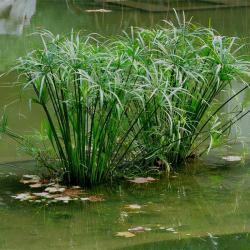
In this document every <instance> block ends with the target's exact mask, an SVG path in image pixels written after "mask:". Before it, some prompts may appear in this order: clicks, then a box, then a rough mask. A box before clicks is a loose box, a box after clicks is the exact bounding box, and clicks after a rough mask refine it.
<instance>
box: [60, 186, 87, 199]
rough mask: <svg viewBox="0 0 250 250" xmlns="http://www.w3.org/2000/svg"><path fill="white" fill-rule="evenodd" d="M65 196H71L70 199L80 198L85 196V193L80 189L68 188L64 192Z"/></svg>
mask: <svg viewBox="0 0 250 250" xmlns="http://www.w3.org/2000/svg"><path fill="white" fill-rule="evenodd" d="M63 194H64V195H67V196H70V197H79V196H80V195H83V194H84V191H83V190H82V189H80V188H73V187H72V188H67V189H65V191H64V192H63Z"/></svg>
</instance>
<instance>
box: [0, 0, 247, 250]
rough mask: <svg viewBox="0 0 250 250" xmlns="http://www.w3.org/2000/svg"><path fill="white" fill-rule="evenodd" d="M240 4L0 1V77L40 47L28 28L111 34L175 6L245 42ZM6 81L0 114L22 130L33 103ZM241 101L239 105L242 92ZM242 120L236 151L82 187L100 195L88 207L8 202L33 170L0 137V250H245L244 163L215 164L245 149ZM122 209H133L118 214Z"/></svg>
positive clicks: (34, 122)
mask: <svg viewBox="0 0 250 250" xmlns="http://www.w3.org/2000/svg"><path fill="white" fill-rule="evenodd" d="M236 2H237V4H238V5H239V6H236ZM232 3H233V5H234V6H233V5H232ZM230 4H231V6H230ZM246 5H248V3H247V1H244V0H239V1H231V0H218V1H215V0H207V1H188V0H187V1H164V0H161V1H160V0H159V1H157V0H151V1H150V0H148V1H138V0H137V1H122V2H119V3H118V2H117V1H91V0H84V1H83V0H82V1H80V0H79V1H73V0H68V1H64V0H37V1H36V0H4V1H1V2H0V62H1V64H0V74H2V73H3V72H6V71H8V70H9V69H10V68H11V67H12V65H14V63H15V60H16V58H18V57H20V56H22V55H24V54H25V53H26V52H27V51H30V50H31V49H33V48H36V47H38V46H40V42H39V39H38V38H37V37H36V36H30V34H31V33H34V32H35V31H36V30H37V29H48V30H51V31H52V32H54V33H60V34H67V33H69V32H71V30H72V29H73V30H74V31H81V33H83V34H85V33H86V34H87V33H91V32H98V33H101V34H103V35H107V36H109V35H116V34H121V32H122V30H127V29H128V28H129V27H130V26H131V25H133V26H142V27H152V26H154V25H156V24H160V23H161V21H162V19H173V18H174V15H173V12H172V11H171V8H172V7H176V8H177V9H179V10H180V9H185V10H186V16H187V17H191V16H193V20H194V21H195V22H199V23H202V24H204V25H207V24H208V23H209V22H211V23H212V25H213V27H214V28H216V29H217V30H219V31H220V32H221V33H222V34H225V35H231V36H239V37H246V38H248V37H249V36H250V27H249V24H250V15H249V14H250V7H247V6H246ZM222 6H223V7H222ZM100 9H102V10H101V11H100ZM103 9H104V12H103ZM167 9H170V11H167ZM93 10H94V11H93ZM96 10H99V11H96ZM245 52H247V53H248V52H249V49H246V50H245ZM16 78H17V76H16V75H15V74H14V73H12V74H9V75H7V76H5V77H2V78H0V107H3V106H4V105H6V104H11V105H9V106H8V108H7V111H8V114H9V123H10V126H11V127H12V128H13V129H14V130H17V131H20V132H31V133H32V131H34V129H35V128H39V124H40V120H41V119H42V116H43V115H42V112H41V111H40V110H39V109H38V108H37V107H35V106H33V107H32V112H30V110H29V108H28V103H27V101H25V100H21V101H17V100H18V99H19V96H20V90H19V88H18V87H13V86H12V83H13V82H15V81H16ZM235 88H236V89H237V88H238V86H237V83H235ZM241 98H244V101H249V100H250V96H249V93H246V95H245V96H242V97H241ZM249 121H250V118H249V117H247V118H245V119H244V120H242V121H241V122H240V124H239V127H240V129H241V140H243V141H244V142H245V144H244V146H242V145H241V144H237V145H235V146H234V147H232V148H222V149H220V150H217V151H215V152H213V153H212V154H210V155H209V156H208V157H206V158H204V159H201V160H200V161H199V162H196V163H194V164H192V166H190V167H189V168H188V170H187V171H182V172H180V173H178V174H176V176H172V177H171V178H167V177H164V178H162V179H161V180H160V181H158V182H156V183H152V184H145V185H136V184H133V185H131V184H126V183H123V184H121V185H120V186H117V185H115V186H114V187H112V188H110V187H97V188H96V189H92V190H88V192H89V193H91V194H103V195H104V197H105V201H103V202H96V203H88V202H79V201H78V202H77V201H76V202H71V203H69V204H50V205H48V206H46V205H41V204H30V203H29V202H17V201H15V200H14V199H13V198H11V196H12V195H14V194H16V193H21V192H24V191H25V190H26V188H25V187H24V186H23V185H22V184H21V183H19V180H20V177H21V175H22V174H26V173H32V172H34V165H35V164H34V163H33V162H30V161H24V160H27V159H28V158H27V156H25V155H23V154H22V153H20V152H18V151H17V150H16V145H15V144H14V143H13V142H11V141H9V140H8V138H4V140H3V141H0V163H3V162H7V164H2V165H1V166H0V222H1V223H0V250H15V249H16V250H22V249H25V250H29V249H32V250H33V249H34V250H37V249H53V250H54V249H59V248H60V249H86V250H89V249H90V250H91V249H102V250H105V249H124V250H125V249H235V248H236V246H237V248H238V249H249V244H250V238H249V237H248V233H249V232H250V223H249V219H250V210H249V207H250V198H249V197H250V188H249V187H250V168H249V167H250V159H248V158H247V157H246V159H245V160H244V162H241V163H230V164H229V163H227V162H225V161H223V160H222V156H224V155H228V154H237V155H243V154H244V153H247V152H248V150H249V145H248V142H249V138H250V129H249ZM21 160H22V162H19V163H18V162H17V161H21ZM9 162H14V163H12V164H10V163H9ZM129 204H138V205H140V206H141V209H139V210H138V211H137V210H135V211H131V210H129V209H126V208H125V206H126V205H129ZM138 226H143V227H147V228H150V229H151V231H147V232H143V233H137V234H136V236H135V237H133V238H123V237H116V236H115V234H116V233H117V232H125V231H127V230H128V229H129V228H134V227H138ZM167 229H169V230H167ZM172 229H173V230H172Z"/></svg>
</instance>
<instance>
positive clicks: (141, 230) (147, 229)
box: [128, 227, 152, 233]
mask: <svg viewBox="0 0 250 250" xmlns="http://www.w3.org/2000/svg"><path fill="white" fill-rule="evenodd" d="M151 230H152V229H151V228H149V227H134V228H130V229H128V231H129V232H133V233H143V232H146V231H151Z"/></svg>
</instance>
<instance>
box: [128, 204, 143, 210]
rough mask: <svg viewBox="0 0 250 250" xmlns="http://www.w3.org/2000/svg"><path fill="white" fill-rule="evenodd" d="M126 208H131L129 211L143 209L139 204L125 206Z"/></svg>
mask: <svg viewBox="0 0 250 250" xmlns="http://www.w3.org/2000/svg"><path fill="white" fill-rule="evenodd" d="M125 208H129V209H141V206H140V205H138V204H130V205H127V206H125Z"/></svg>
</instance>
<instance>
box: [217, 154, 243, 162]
mask: <svg viewBox="0 0 250 250" xmlns="http://www.w3.org/2000/svg"><path fill="white" fill-rule="evenodd" d="M222 159H223V160H225V161H231V162H233V161H241V160H242V158H241V157H240V156H232V155H230V156H224V157H222Z"/></svg>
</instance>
